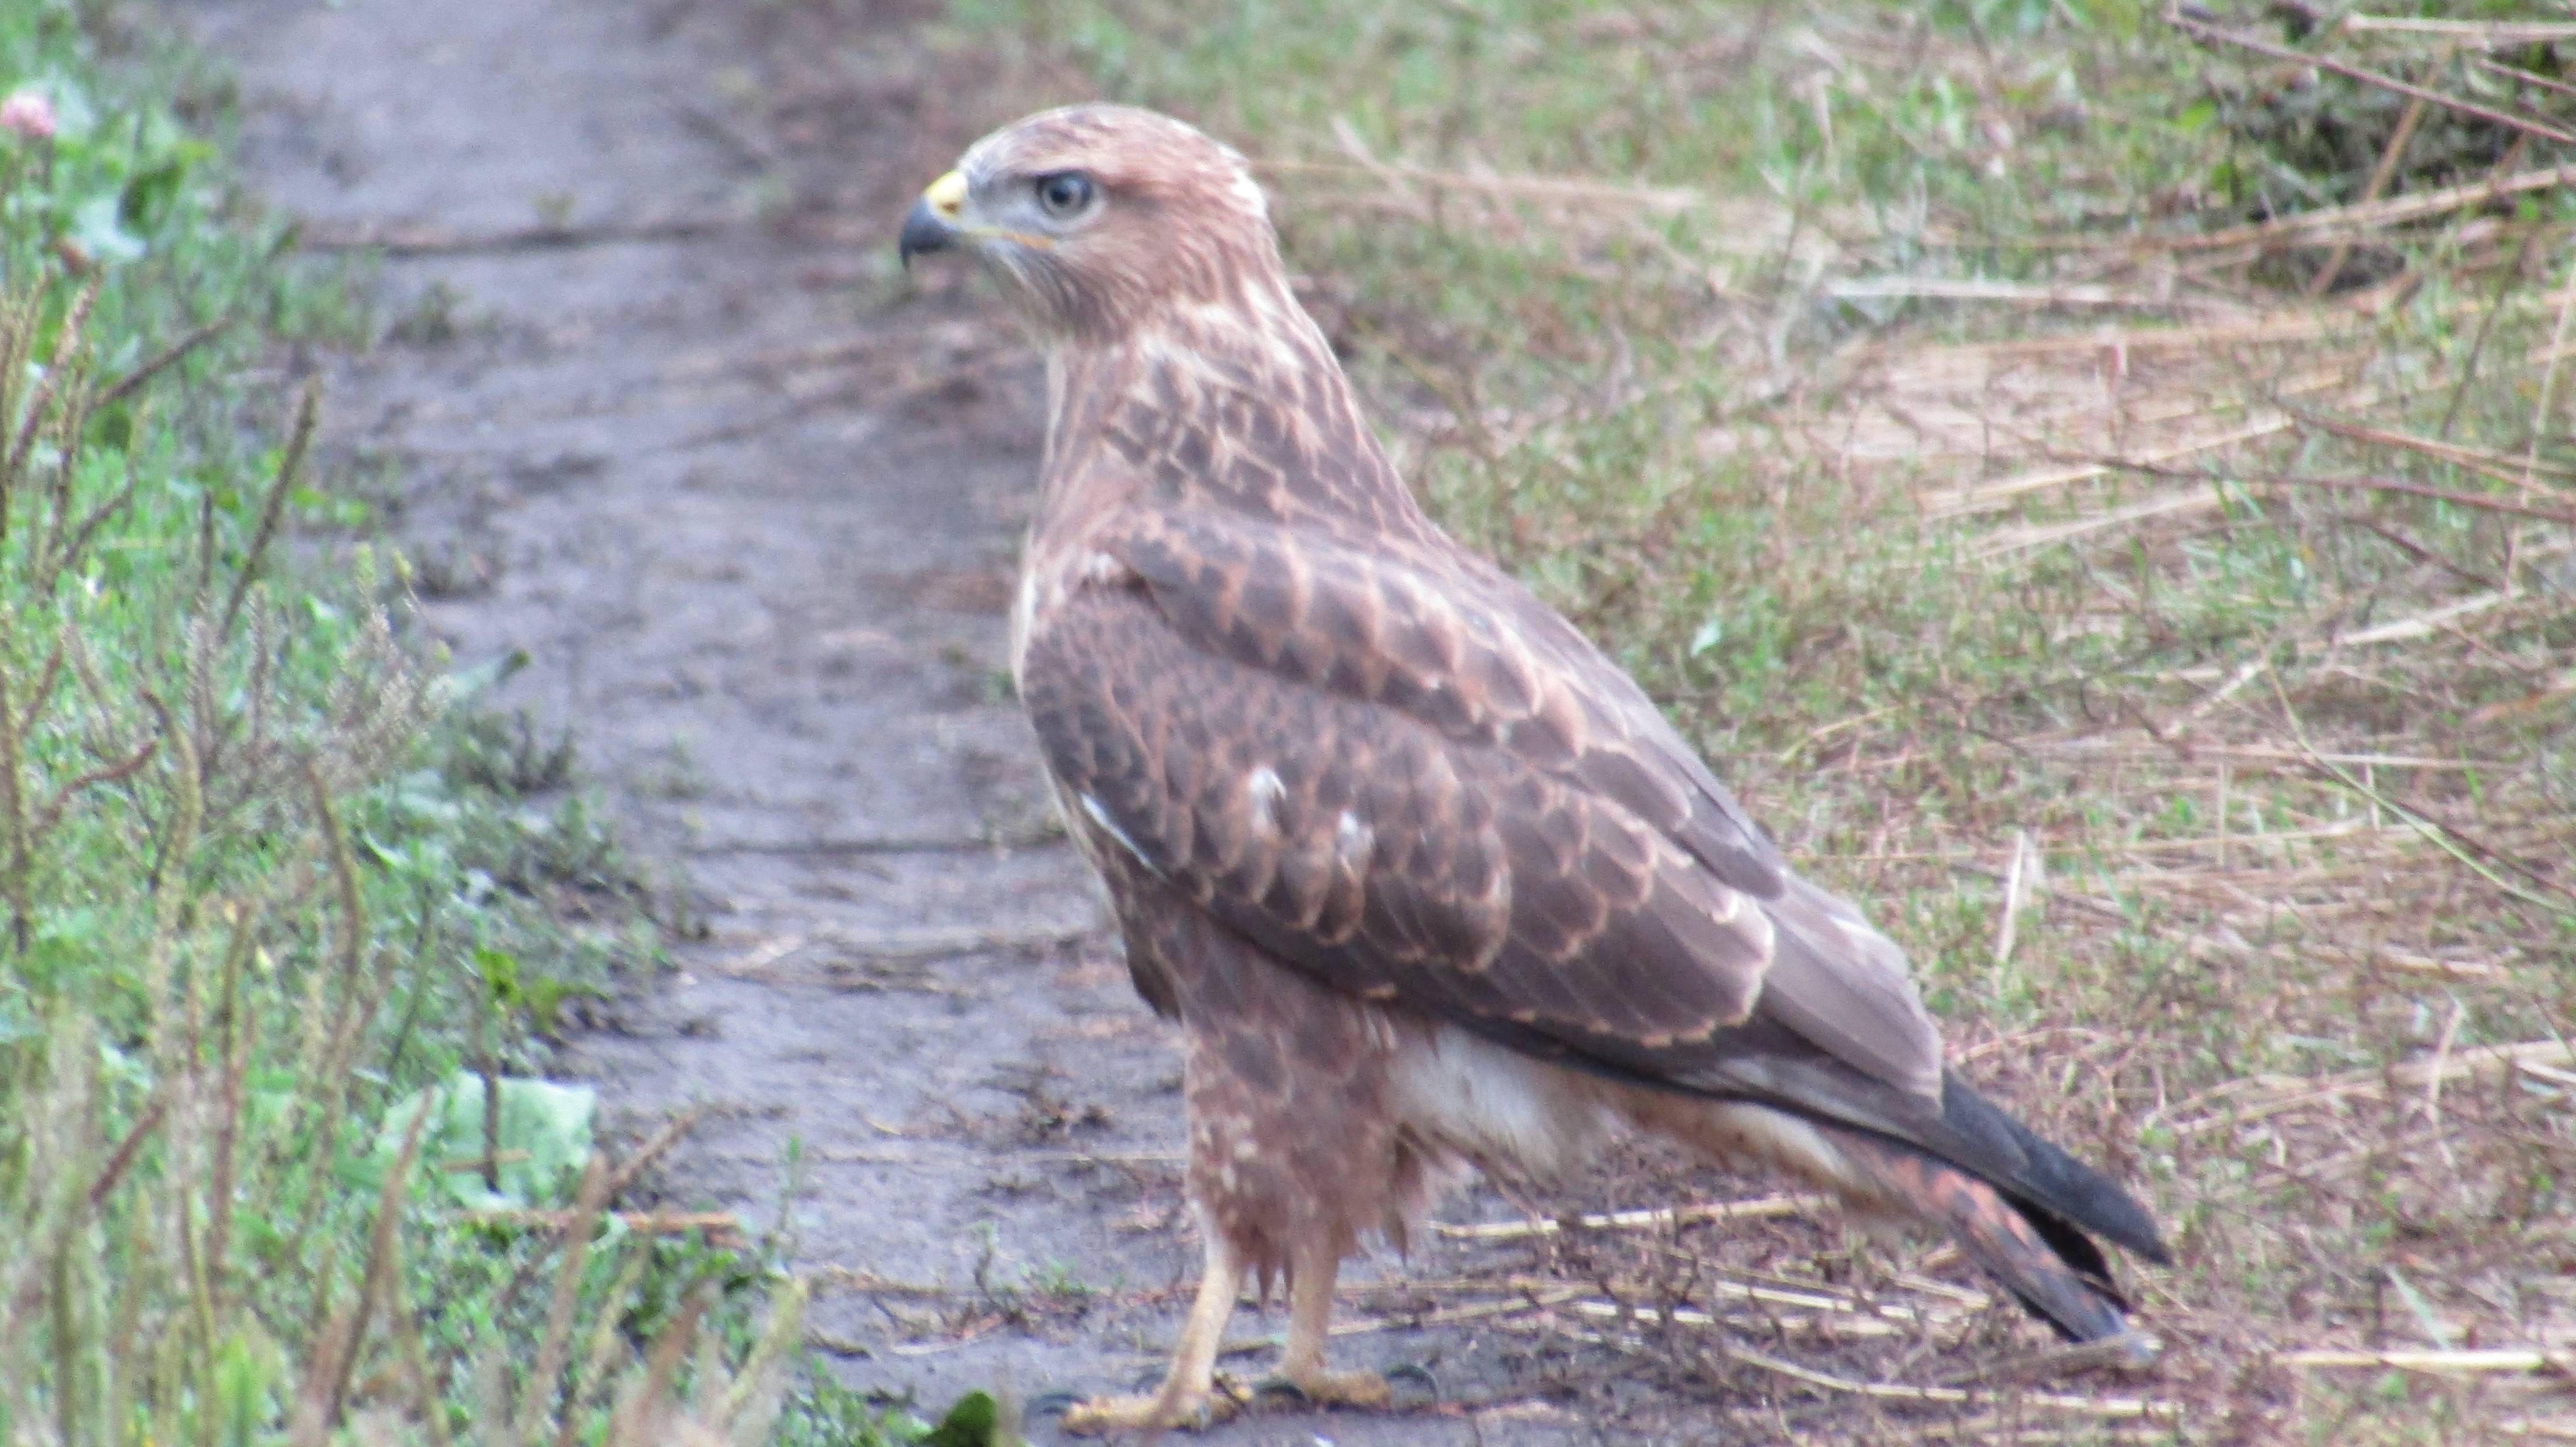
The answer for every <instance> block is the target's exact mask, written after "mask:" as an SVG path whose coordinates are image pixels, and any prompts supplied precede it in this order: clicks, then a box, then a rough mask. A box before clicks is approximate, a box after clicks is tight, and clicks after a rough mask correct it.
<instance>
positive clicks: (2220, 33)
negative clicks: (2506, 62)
mask: <svg viewBox="0 0 2576 1447" xmlns="http://www.w3.org/2000/svg"><path fill="white" fill-rule="evenodd" d="M2165 20H2166V22H2167V23H2168V24H2171V25H2172V26H2173V27H2174V28H2175V29H2177V30H2180V31H2182V32H2184V33H2185V34H2187V35H2190V36H2191V37H2193V38H2194V39H2197V40H2202V41H2212V42H2216V43H2218V44H2221V45H2233V46H2235V47H2237V48H2238V49H2240V50H2250V51H2253V52H2254V53H2255V54H2256V55H2262V56H2269V57H2270V58H2272V59H2274V60H2287V61H2291V62H2293V63H2295V64H2298V65H2313V66H2315V67H2316V68H2317V69H2319V70H2323V71H2330V72H2332V73H2333V74H2336V75H2339V76H2342V77H2343V78H2344V79H2346V80H2351V81H2358V82H2360V83H2361V84H2363V85H2371V86H2377V87H2379V88H2380V89H2381V90H2387V91H2394V92H2396V93H2397V94H2399V95H2402V96H2411V97H2413V98H2414V99H2417V100H2421V101H2427V102H2430V103H2431V104H2434V105H2437V106H2441V107H2443V108H2444V109H2446V110H2454V111H2458V112H2459V113H2460V114H2462V115H2467V116H2475V117H2477V118H2478V119H2479V120H2482V121H2490V122H2493V123H2494V124H2496V125H2500V126H2509V127H2511V128H2512V129H2514V130H2517V131H2522V132H2524V133H2526V134H2529V135H2534V136H2538V137H2540V138H2541V139H2542V140H2545V141H2556V142H2557V143H2558V144H2560V145H2562V146H2576V132H2571V131H2562V130H2560V129H2559V128H2558V127H2556V126H2553V125H2550V124H2549V123H2548V122H2546V121H2540V120H2534V119H2532V118H2531V117H2528V116H2518V115H2515V114H2514V113H2513V112H2511V111H2500V110H2497V109H2496V108H2495V107H2493V106H2486V105H2480V104H2478V103H2477V102H2476V101H2472V100H2462V99H2461V98H2459V97H2458V96H2455V95H2445V94H2443V93H2442V92H2440V91H2438V90H2430V89H2427V88H2426V87H2424V86H2420V85H2417V84H2415V83H2414V82H2412V81H2404V80H2399V79H2398V78H2397V77H2395V76H2393V75H2382V74H2380V73H2379V72H2378V71H2375V70H2368V69H2364V68H2363V67H2361V66H2358V65H2354V64H2352V63H2351V62H2350V61H2343V60H2337V59H2335V58H2334V57H2333V56H2330V55H2318V54H2316V53H2315V52H2313V51H2307V50H2301V49H2299V48H2298V47H2296V46H2293V45H2279V44H2275V43H2274V42H2272V41H2269V40H2265V39H2264V38H2262V37H2261V36H2259V35H2247V34H2245V33H2244V32H2242V31H2238V30H2228V29H2225V28H2223V27H2221V26H2218V25H2214V24H2211V23H2210V22H2209V21H2206V20H2201V19H2198V18H2196V17H2194V16H2193V15H2191V14H2190V13H2189V12H2188V11H2186V10H2185V9H2183V8H2182V7H2181V6H2176V7H2174V8H2173V9H2171V10H2168V11H2166V12H2165Z"/></svg>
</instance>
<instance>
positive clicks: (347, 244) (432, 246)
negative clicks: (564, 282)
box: [297, 216, 746, 256]
mask: <svg viewBox="0 0 2576 1447" xmlns="http://www.w3.org/2000/svg"><path fill="white" fill-rule="evenodd" d="M745 224H746V223H745V222H743V221H740V220H737V219H734V218H732V217H724V216H683V217H672V218H668V219H665V220H658V221H637V222H628V223H609V224H603V225H598V226H518V227H509V228H505V229H503V230H499V231H480V232H476V231H451V230H448V229H447V228H445V227H438V226H410V225H404V224H402V223H400V222H369V223H361V224H359V225H355V226H346V227H332V226H314V227H308V228H306V229H305V230H304V232H303V233H302V234H301V235H300V236H298V237H297V245H298V246H300V247H301V248H302V249H304V250H306V251H380V252H383V253H384V254H385V255H387V256H455V255H463V254H467V253H475V252H481V253H490V254H499V255H509V254H511V253H514V252H523V251H558V250H567V249H571V248H576V247H584V246H612V245H616V244H618V243H620V242H642V241H700V240H704V239H706V238H708V237H712V236H721V235H723V234H724V233H726V232H729V231H735V230H739V229H741V228H742V227H743V226H744V225H745Z"/></svg>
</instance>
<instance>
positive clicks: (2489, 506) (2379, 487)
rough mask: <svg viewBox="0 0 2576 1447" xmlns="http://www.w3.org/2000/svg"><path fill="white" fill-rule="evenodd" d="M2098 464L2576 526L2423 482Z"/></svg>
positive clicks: (2548, 513) (2570, 516)
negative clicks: (2422, 501)
mask: <svg viewBox="0 0 2576 1447" xmlns="http://www.w3.org/2000/svg"><path fill="white" fill-rule="evenodd" d="M2098 465H2099V466H2102V467H2105V468H2109V469H2112V470H2114V471H2119V472H2133V473H2137V474H2139V475H2141V476H2145V477H2161V478H2166V479H2169V480H2171V481H2174V482H2199V483H2211V484H2216V483H2231V482H2232V483H2236V484H2238V485H2240V486H2244V487H2315V488H2328V489H2336V490H2341V491H2347V492H2388V493H2403V494H2405V495H2406V496H2408V497H2421V498H2430V499H2431V500H2433V501H2435V502H2447V503H2455V504H2457V505H2459V506H2461V507H2466V508H2477V509H2479V510H2481V511H2485V512H2499V513H2510V514H2512V515H2514V516H2516V517H2527V518H2537V519H2539V520H2540V521H2542V522H2550V523H2558V524H2560V525H2562V526H2565V527H2576V512H2568V511H2565V510H2563V509H2560V508H2551V507H2539V506H2536V505H2534V504H2531V503H2523V502H2514V501H2511V500H2509V499H2506V498H2501V497H2488V496H2486V495H2485V494H2483V493H2475V492H2454V491H2452V490H2450V489H2449V488H2443V487H2428V486H2426V485H2424V484H2423V483H2420V482H2408V481H2406V480H2404V479H2403V478H2395V477H2309V476H2306V475H2304V474H2300V473H2276V474H2273V475H2272V476H2269V477H2262V476H2255V475H2252V474H2243V475H2234V476H2231V475H2228V474H2225V473H2217V472H2199V471H2194V470H2191V469H2189V468H2178V467H2158V466H2156V465H2154V464H2153V463H2147V462H2135V461H2130V460H2128V459H2124V458H2103V459H2100V460H2099V462H2098Z"/></svg>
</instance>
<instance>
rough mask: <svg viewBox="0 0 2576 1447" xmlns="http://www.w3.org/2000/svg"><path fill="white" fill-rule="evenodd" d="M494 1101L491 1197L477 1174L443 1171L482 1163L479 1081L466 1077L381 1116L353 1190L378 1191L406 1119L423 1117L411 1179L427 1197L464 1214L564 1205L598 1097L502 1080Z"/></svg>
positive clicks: (584, 1156) (542, 1083) (551, 1084)
mask: <svg viewBox="0 0 2576 1447" xmlns="http://www.w3.org/2000/svg"><path fill="white" fill-rule="evenodd" d="M500 1096H501V1129H500V1135H499V1139H498V1140H497V1141H496V1142H494V1144H495V1145H497V1147H498V1148H499V1153H500V1155H501V1157H502V1160H501V1165H500V1169H499V1171H498V1173H497V1174H498V1175H499V1176H500V1182H501V1184H500V1188H499V1189H498V1190H495V1189H493V1188H492V1187H491V1186H490V1185H488V1184H487V1183H486V1182H485V1181H484V1179H483V1174H482V1172H480V1171H476V1170H452V1169H449V1167H451V1166H455V1165H462V1164H465V1163H468V1162H473V1161H479V1160H481V1159H482V1157H483V1148H484V1139H483V1078H482V1077H481V1076H479V1075H475V1074H472V1073H470V1072H467V1071H458V1072H457V1073H456V1074H454V1075H452V1076H449V1077H448V1078H447V1079H446V1080H445V1081H443V1082H442V1083H440V1084H437V1085H433V1086H431V1087H429V1088H428V1089H426V1090H420V1091H415V1092H413V1093H412V1094H411V1095H408V1096H406V1097H404V1098H403V1099H402V1100H401V1101H399V1102H397V1103H396V1104H395V1105H394V1107H393V1109H391V1110H389V1111H387V1112H386V1113H385V1122H384V1125H383V1127H382V1128H381V1129H379V1130H378V1131H377V1132H376V1143H375V1148H374V1149H373V1150H372V1151H371V1152H370V1153H369V1154H368V1155H367V1157H366V1158H365V1159H364V1160H362V1161H360V1162H359V1163H358V1166H357V1169H356V1170H355V1171H354V1172H353V1173H352V1174H353V1175H355V1176H356V1177H357V1180H358V1183H359V1184H361V1185H364V1186H368V1187H370V1188H381V1187H382V1185H383V1183H384V1179H385V1174H386V1173H387V1172H389V1171H391V1170H392V1169H393V1164H394V1161H395V1159H396V1158H397V1157H398V1156H400V1154H401V1153H402V1143H403V1137H404V1136H405V1135H406V1134H408V1133H409V1132H410V1130H411V1123H412V1119H413V1117H414V1116H416V1115H418V1114H419V1113H420V1112H421V1111H423V1110H427V1111H429V1112H431V1114H430V1120H429V1124H428V1125H427V1126H426V1127H425V1128H423V1130H422V1131H421V1140H420V1160H421V1162H422V1165H423V1167H424V1168H425V1169H423V1170H420V1171H418V1172H416V1178H426V1179H429V1180H431V1181H432V1182H433V1183H434V1184H432V1186H431V1187H430V1189H432V1190H433V1191H436V1192H438V1193H440V1194H441V1195H444V1196H445V1197H446V1198H447V1199H448V1200H449V1201H451V1202H452V1203H454V1204H456V1205H459V1206H463V1207H466V1208H468V1209H472V1210H493V1209H500V1208H505V1207H521V1206H536V1205H546V1204H552V1203H557V1202H561V1201H564V1200H568V1199H569V1198H570V1196H571V1194H572V1187H573V1185H574V1184H575V1182H576V1180H577V1179H578V1178H579V1176H580V1174H581V1169H582V1165H583V1163H584V1162H586V1161H588V1160H589V1159H590V1149H591V1124H592V1121H593V1120H594V1119H595V1118H596V1117H597V1115H598V1112H599V1094H598V1092H597V1091H594V1090H592V1089H591V1088H590V1087H589V1086H587V1085H564V1084H560V1083H558V1082H555V1081H551V1080H529V1079H523V1078H519V1077H515V1076H505V1077H503V1078H502V1080H501V1081H500Z"/></svg>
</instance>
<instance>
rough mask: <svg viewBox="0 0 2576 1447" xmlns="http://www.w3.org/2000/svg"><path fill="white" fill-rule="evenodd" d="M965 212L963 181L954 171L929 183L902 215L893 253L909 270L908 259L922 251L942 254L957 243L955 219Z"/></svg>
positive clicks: (957, 233)
mask: <svg viewBox="0 0 2576 1447" xmlns="http://www.w3.org/2000/svg"><path fill="white" fill-rule="evenodd" d="M965 209H966V178H965V177H964V176H962V175H960V174H958V173H957V172H955V171H951V172H949V173H948V174H947V175H945V176H942V177H940V178H939V179H938V180H936V181H933V182H931V183H930V187H929V189H928V190H925V191H923V192H922V193H921V199H920V200H918V201H915V202H913V203H912V209H911V210H910V211H907V212H905V213H904V218H903V235H902V237H901V238H900V239H899V240H897V241H896V243H895V251H896V254H897V255H899V256H900V257H901V258H902V259H903V264H904V266H905V267H906V268H907V269H909V268H910V267H911V265H912V259H913V258H914V257H916V256H919V255H921V254H923V253H925V252H931V251H946V250H947V249H949V248H950V247H951V246H954V245H956V244H957V238H958V237H959V235H960V234H961V232H960V230H959V228H958V225H957V218H958V216H959V214H960V213H962V212H963V211H964V210H965Z"/></svg>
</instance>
